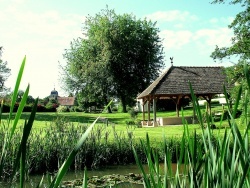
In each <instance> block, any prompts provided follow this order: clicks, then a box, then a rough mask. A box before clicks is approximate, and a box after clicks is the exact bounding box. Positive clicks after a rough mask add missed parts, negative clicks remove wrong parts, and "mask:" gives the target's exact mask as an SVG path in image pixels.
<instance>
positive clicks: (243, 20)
mask: <svg viewBox="0 0 250 188" xmlns="http://www.w3.org/2000/svg"><path fill="white" fill-rule="evenodd" d="M221 2H223V3H224V2H226V1H225V0H216V1H214V3H221ZM230 3H232V4H241V5H242V7H243V8H244V10H243V11H241V12H239V13H238V14H237V15H236V17H235V18H234V20H233V21H232V23H231V24H230V25H229V28H230V29H233V31H234V37H232V45H231V46H230V47H221V48H219V47H218V46H216V49H215V51H214V52H213V53H212V54H211V57H212V58H214V59H223V58H225V57H233V56H235V55H237V56H238V57H239V58H240V59H242V60H244V59H249V57H250V53H249V44H250V43H249V15H250V10H249V5H250V4H249V1H247V0H243V1H242V0H231V1H230Z"/></svg>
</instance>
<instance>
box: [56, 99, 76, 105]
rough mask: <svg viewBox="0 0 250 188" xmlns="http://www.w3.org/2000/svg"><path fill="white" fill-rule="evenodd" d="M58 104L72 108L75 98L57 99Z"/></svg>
mask: <svg viewBox="0 0 250 188" xmlns="http://www.w3.org/2000/svg"><path fill="white" fill-rule="evenodd" d="M57 102H58V103H59V105H61V106H67V107H72V106H74V104H75V97H57Z"/></svg>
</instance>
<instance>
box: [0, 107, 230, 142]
mask: <svg viewBox="0 0 250 188" xmlns="http://www.w3.org/2000/svg"><path fill="white" fill-rule="evenodd" d="M201 109H202V112H205V109H204V107H201ZM221 110H222V107H221V106H215V107H212V111H221ZM183 112H184V115H187V116H188V115H192V114H193V110H192V108H187V109H184V111H183ZM99 115H100V114H97V113H84V112H68V113H51V112H49V113H46V112H44V113H42V112H38V113H37V114H36V119H35V122H34V126H33V129H34V130H37V129H42V128H46V127H47V126H48V125H49V124H50V123H51V121H53V120H55V119H56V118H65V121H70V122H73V123H83V124H90V123H92V122H93V121H94V120H95V118H96V117H98V116H99ZM146 116H147V114H146ZM172 116H176V112H175V111H168V112H157V117H172ZM7 117H8V114H7V113H6V114H3V115H2V119H6V118H7ZM28 117H29V113H23V114H22V116H21V120H20V122H19V124H18V125H19V126H22V125H23V122H24V120H25V119H28ZM101 117H102V118H107V119H108V121H109V124H108V126H107V127H106V123H104V122H101V121H99V122H98V124H103V126H105V128H106V129H108V130H109V129H110V130H112V125H113V126H115V130H116V131H122V132H125V133H127V131H129V132H133V135H134V136H135V138H145V134H146V132H148V133H149V135H150V138H151V139H159V138H162V137H163V136H164V135H165V136H166V137H167V138H171V137H180V136H182V134H183V125H169V126H164V127H150V128H145V127H143V128H137V127H135V126H131V125H130V126H128V125H126V121H129V120H131V118H130V115H129V114H128V113H117V112H116V113H111V114H109V113H103V114H101ZM151 117H153V114H152V113H151ZM13 118H14V117H13ZM138 119H142V113H139V114H138ZM216 125H217V126H218V125H219V122H218V123H216ZM222 125H223V126H227V125H228V123H227V121H223V122H222ZM189 129H190V131H193V130H197V132H198V133H199V132H200V131H201V130H200V126H199V125H198V124H194V125H189ZM223 130H224V129H222V130H214V131H215V132H219V131H220V132H222V133H223V132H224V131H223Z"/></svg>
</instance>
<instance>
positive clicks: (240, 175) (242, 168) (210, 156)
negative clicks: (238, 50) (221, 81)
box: [134, 65, 250, 187]
mask: <svg viewBox="0 0 250 188" xmlns="http://www.w3.org/2000/svg"><path fill="white" fill-rule="evenodd" d="M246 66H247V65H245V74H246V78H247V81H248V86H249V87H248V88H250V77H249V76H250V75H247V67H246ZM190 90H191V94H192V100H193V104H194V108H195V111H196V114H197V116H198V119H199V120H200V128H201V130H202V134H201V136H198V135H197V133H196V131H194V132H193V133H191V132H190V131H189V128H188V124H187V123H186V122H185V121H184V119H183V130H184V132H183V137H182V141H181V145H180V148H179V152H178V156H177V170H176V171H175V172H174V171H173V170H172V167H171V164H172V161H171V150H170V147H169V143H168V142H167V141H166V140H167V138H165V139H164V140H163V142H164V146H163V147H164V151H165V153H164V170H162V171H161V170H160V168H159V157H158V153H157V152H156V151H155V150H153V149H152V148H151V146H150V140H149V136H148V135H147V136H146V141H143V140H142V141H141V145H142V147H143V148H144V153H145V155H146V157H147V164H148V169H149V173H148V174H147V173H146V172H145V168H143V166H142V162H141V161H140V158H139V156H138V154H137V152H136V151H135V149H134V156H135V159H136V162H137V165H138V166H139V168H140V170H141V172H142V174H143V178H144V187H249V186H250V185H249V183H250V172H249V169H250V168H249V164H250V154H249V151H250V150H249V134H248V133H249V127H250V123H249V118H248V116H247V114H246V115H245V116H244V117H245V119H244V126H245V130H244V131H243V132H240V131H239V128H238V126H239V125H238V123H237V121H236V119H235V118H236V113H237V109H238V105H239V102H240V100H242V98H243V100H244V101H248V100H249V99H248V96H249V95H248V94H249V89H248V90H246V91H244V92H243V91H242V87H240V89H239V91H238V97H237V99H236V101H235V104H234V108H233V109H232V110H231V111H229V115H228V124H229V126H230V128H229V129H226V130H225V132H224V135H223V137H221V136H218V135H214V133H213V130H212V129H211V126H212V123H213V122H212V121H211V120H212V118H211V117H210V116H209V114H205V118H206V120H207V121H206V124H205V123H204V121H203V114H202V113H201V110H200V107H199V104H198V101H197V98H196V97H195V95H194V93H193V89H192V86H191V84H190ZM224 91H225V94H226V90H225V89H224ZM225 96H227V95H225ZM227 101H228V99H227ZM228 104H229V103H228ZM243 105H244V106H243V108H244V112H245V113H248V112H249V109H248V104H247V102H245V103H243ZM222 119H223V117H222V118H221V121H222ZM240 126H242V125H240Z"/></svg>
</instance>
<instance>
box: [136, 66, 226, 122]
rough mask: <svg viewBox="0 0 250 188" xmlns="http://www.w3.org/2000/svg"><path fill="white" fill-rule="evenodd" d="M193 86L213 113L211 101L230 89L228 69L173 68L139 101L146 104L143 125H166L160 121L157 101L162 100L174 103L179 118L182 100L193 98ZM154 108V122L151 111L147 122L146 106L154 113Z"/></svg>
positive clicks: (196, 93)
mask: <svg viewBox="0 0 250 188" xmlns="http://www.w3.org/2000/svg"><path fill="white" fill-rule="evenodd" d="M190 84H191V85H192V88H193V91H194V94H195V95H196V96H197V97H202V98H204V99H205V100H206V101H207V103H208V109H207V110H210V112H211V106H210V103H211V99H212V97H213V96H215V95H216V94H221V93H224V90H223V86H224V85H225V87H226V88H229V84H228V82H227V77H226V74H225V72H224V67H201V66H199V67H191V66H173V64H172V66H171V67H170V68H169V69H168V70H166V71H165V72H164V73H163V74H162V75H161V76H159V77H158V78H157V79H156V80H155V81H154V82H153V83H152V84H151V85H149V86H148V88H146V89H145V90H144V91H143V92H142V93H141V94H140V95H139V96H138V97H137V99H141V100H142V113H143V121H142V124H143V125H147V126H152V125H153V126H157V125H159V124H160V125H162V124H163V123H159V121H158V120H157V118H156V101H157V100H160V99H166V98H168V99H172V100H174V102H175V104H176V113H177V117H178V118H176V119H180V118H179V111H180V108H181V100H182V98H185V97H189V98H191V92H190ZM151 105H152V108H153V114H154V117H153V119H152V120H151V118H150V111H149V110H148V111H147V114H148V117H147V120H146V118H145V106H147V109H150V106H151Z"/></svg>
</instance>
